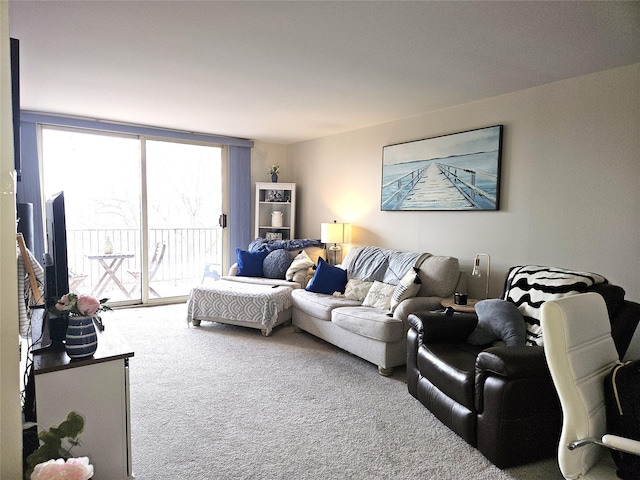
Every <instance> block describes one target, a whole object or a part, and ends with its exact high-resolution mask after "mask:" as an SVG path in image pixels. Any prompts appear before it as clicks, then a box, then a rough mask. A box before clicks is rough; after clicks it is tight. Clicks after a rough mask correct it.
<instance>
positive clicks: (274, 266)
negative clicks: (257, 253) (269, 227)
mask: <svg viewBox="0 0 640 480" xmlns="http://www.w3.org/2000/svg"><path fill="white" fill-rule="evenodd" d="M292 262H293V258H291V255H290V254H289V252H287V251H286V250H282V249H279V250H274V251H273V252H271V253H269V254H268V255H267V256H266V257H265V259H264V261H263V262H262V272H263V274H264V276H265V277H266V278H278V279H283V280H284V276H285V274H286V273H287V269H288V268H289V265H291V263H292Z"/></svg>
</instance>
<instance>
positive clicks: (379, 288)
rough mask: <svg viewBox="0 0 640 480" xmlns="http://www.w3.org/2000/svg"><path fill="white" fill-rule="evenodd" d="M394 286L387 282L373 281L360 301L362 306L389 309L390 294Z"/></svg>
mask: <svg viewBox="0 0 640 480" xmlns="http://www.w3.org/2000/svg"><path fill="white" fill-rule="evenodd" d="M395 289H396V286H395V285H391V284H388V283H382V282H378V281H377V280H376V281H375V282H373V285H371V288H370V289H369V292H368V293H367V296H366V297H364V301H363V302H362V306H363V307H376V308H380V309H382V310H389V308H390V307H391V296H392V295H393V292H394V291H395Z"/></svg>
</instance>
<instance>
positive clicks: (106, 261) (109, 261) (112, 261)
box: [87, 253, 134, 298]
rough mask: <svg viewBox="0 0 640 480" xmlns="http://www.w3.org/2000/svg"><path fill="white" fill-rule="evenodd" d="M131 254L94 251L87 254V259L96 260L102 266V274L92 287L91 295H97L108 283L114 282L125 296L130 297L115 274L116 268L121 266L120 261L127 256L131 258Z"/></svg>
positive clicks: (100, 293)
mask: <svg viewBox="0 0 640 480" xmlns="http://www.w3.org/2000/svg"><path fill="white" fill-rule="evenodd" d="M133 256H134V254H133V253H108V254H107V253H95V254H89V255H87V258H88V259H89V260H97V261H98V262H99V263H100V265H102V267H103V268H104V274H103V275H102V277H100V280H98V283H97V284H96V286H95V287H94V288H93V291H92V292H91V295H94V296H96V297H99V296H100V295H102V292H104V291H105V289H106V288H107V286H109V284H111V283H115V284H116V285H117V286H118V288H120V290H121V291H122V293H124V295H125V296H126V297H127V298H131V295H129V292H128V291H127V289H126V288H125V287H124V285H122V282H121V281H120V279H119V278H118V276H117V275H116V274H117V273H118V270H120V267H122V263H123V262H124V261H125V260H126V259H127V258H133Z"/></svg>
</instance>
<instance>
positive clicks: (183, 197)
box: [143, 140, 222, 297]
mask: <svg viewBox="0 0 640 480" xmlns="http://www.w3.org/2000/svg"><path fill="white" fill-rule="evenodd" d="M146 179H147V182H146V187H147V192H146V193H147V195H146V198H147V204H146V212H147V215H146V231H147V237H148V238H147V244H148V246H149V249H148V251H149V256H150V262H149V263H150V268H149V269H148V270H147V271H148V272H149V274H148V285H149V295H150V296H151V297H155V296H161V297H167V296H181V295H188V294H189V292H190V291H191V288H193V286H194V284H196V283H200V281H201V280H202V278H203V275H204V272H205V269H206V267H207V265H209V266H210V267H212V268H217V269H218V271H221V265H220V264H221V260H220V259H221V258H222V235H221V233H222V230H221V228H220V227H219V226H218V225H217V223H218V217H219V215H220V214H221V213H222V194H221V192H222V150H221V149H220V148H217V147H210V146H203V145H193V144H184V143H175V142H166V141H152V140H148V141H147V142H146ZM154 253H155V259H154ZM143 283H144V278H143Z"/></svg>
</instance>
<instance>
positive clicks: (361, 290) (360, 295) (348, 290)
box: [344, 278, 373, 302]
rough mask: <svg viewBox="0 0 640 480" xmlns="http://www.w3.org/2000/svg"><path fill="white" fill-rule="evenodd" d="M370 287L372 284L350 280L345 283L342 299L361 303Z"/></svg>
mask: <svg viewBox="0 0 640 480" xmlns="http://www.w3.org/2000/svg"><path fill="white" fill-rule="evenodd" d="M371 285H373V282H363V281H362V280H356V279H355V278H352V279H350V280H348V281H347V286H346V287H345V288H344V298H348V299H349V300H358V301H359V302H362V301H363V300H364V299H365V297H366V296H367V293H369V289H370V288H371Z"/></svg>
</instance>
